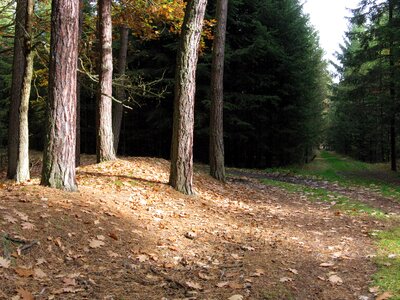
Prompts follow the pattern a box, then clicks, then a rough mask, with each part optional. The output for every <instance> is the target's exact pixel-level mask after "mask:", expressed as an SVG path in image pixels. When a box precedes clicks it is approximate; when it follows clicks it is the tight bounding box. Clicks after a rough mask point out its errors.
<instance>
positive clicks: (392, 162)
mask: <svg viewBox="0 0 400 300" xmlns="http://www.w3.org/2000/svg"><path fill="white" fill-rule="evenodd" d="M393 11H394V2H393V0H389V27H390V30H392V26H393ZM389 44H390V45H389V47H390V56H389V67H390V83H389V94H390V100H391V103H392V106H393V108H392V114H393V115H392V117H391V123H390V167H391V170H392V171H395V172H396V171H397V150H396V117H397V114H396V112H397V103H396V90H395V80H396V79H395V72H394V68H395V57H394V52H395V49H394V38H393V33H392V32H391V33H390V37H389Z"/></svg>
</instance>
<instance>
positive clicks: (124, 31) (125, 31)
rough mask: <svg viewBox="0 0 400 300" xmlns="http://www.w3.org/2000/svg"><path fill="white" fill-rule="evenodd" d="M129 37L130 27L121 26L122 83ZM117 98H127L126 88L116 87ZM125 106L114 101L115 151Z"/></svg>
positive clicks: (120, 72)
mask: <svg viewBox="0 0 400 300" xmlns="http://www.w3.org/2000/svg"><path fill="white" fill-rule="evenodd" d="M128 38H129V28H128V27H126V26H121V28H120V48H119V54H118V76H119V77H120V78H121V79H122V80H121V82H120V83H121V84H124V76H125V70H126V57H127V55H128ZM116 96H117V99H118V100H119V101H121V102H123V101H124V100H125V99H126V93H125V88H124V87H123V86H119V85H118V86H117V88H116ZM123 112H124V107H123V105H122V103H118V102H114V107H113V124H112V125H113V134H114V151H115V153H117V152H118V144H119V136H120V133H121V123H122V114H123Z"/></svg>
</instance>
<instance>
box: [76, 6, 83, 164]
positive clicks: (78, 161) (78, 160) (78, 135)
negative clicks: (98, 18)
mask: <svg viewBox="0 0 400 300" xmlns="http://www.w3.org/2000/svg"><path fill="white" fill-rule="evenodd" d="M83 7H84V4H83V0H79V32H78V39H79V41H80V40H81V39H82V31H83ZM79 45H80V42H79ZM79 45H78V58H79V50H80V49H79V48H80V47H79ZM78 66H79V61H78ZM78 68H79V67H78ZM81 78H82V77H81V75H80V74H79V72H78V74H77V81H76V149H75V166H76V167H79V166H80V164H81V83H80V80H81Z"/></svg>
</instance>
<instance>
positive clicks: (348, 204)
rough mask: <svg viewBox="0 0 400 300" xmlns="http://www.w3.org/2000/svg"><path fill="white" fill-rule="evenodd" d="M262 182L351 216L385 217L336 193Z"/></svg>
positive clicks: (377, 211)
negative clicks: (328, 205) (330, 206)
mask: <svg viewBox="0 0 400 300" xmlns="http://www.w3.org/2000/svg"><path fill="white" fill-rule="evenodd" d="M262 182H263V183H264V184H267V185H272V186H277V187H280V188H282V189H284V190H286V191H287V192H289V193H301V194H303V195H305V196H306V197H307V199H309V200H310V201H313V202H327V203H334V204H333V208H335V209H338V210H341V211H344V212H346V213H348V214H351V215H359V214H368V215H372V216H376V217H378V218H383V217H385V216H386V214H385V213H384V212H382V211H381V210H379V209H376V208H373V207H370V206H368V205H366V204H364V203H362V202H359V201H355V200H352V199H350V198H349V197H346V196H343V195H341V194H339V193H337V192H332V191H328V190H326V189H323V188H315V187H308V186H305V185H301V184H295V183H288V182H282V181H276V180H272V179H263V180H262Z"/></svg>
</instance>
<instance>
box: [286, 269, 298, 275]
mask: <svg viewBox="0 0 400 300" xmlns="http://www.w3.org/2000/svg"><path fill="white" fill-rule="evenodd" d="M288 271H289V272H292V273H293V274H296V275H298V274H299V271H297V270H296V269H290V268H289V269H288Z"/></svg>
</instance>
